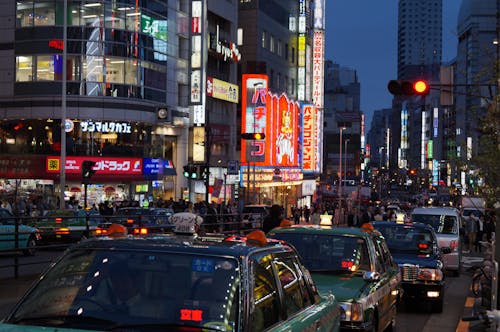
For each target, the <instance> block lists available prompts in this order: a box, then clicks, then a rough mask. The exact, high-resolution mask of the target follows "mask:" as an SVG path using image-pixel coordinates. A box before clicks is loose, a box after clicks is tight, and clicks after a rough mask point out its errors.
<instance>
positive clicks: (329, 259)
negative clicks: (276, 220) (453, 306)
mask: <svg viewBox="0 0 500 332" xmlns="http://www.w3.org/2000/svg"><path fill="white" fill-rule="evenodd" d="M267 235H268V237H270V238H274V239H279V240H283V241H285V242H286V243H289V244H291V245H293V246H294V247H295V248H296V249H297V251H298V252H299V254H300V255H301V257H302V258H303V261H304V265H305V266H306V268H307V269H308V270H309V271H310V272H311V275H312V278H313V280H314V282H315V284H316V285H317V287H318V289H319V292H320V294H323V295H325V294H329V293H333V294H334V295H335V297H336V299H337V300H338V301H339V302H340V306H341V330H344V331H346V330H354V331H384V330H386V329H391V328H394V327H395V320H396V309H397V305H398V303H399V301H400V297H401V296H402V286H401V275H400V272H399V269H398V265H397V264H396V263H395V261H394V260H393V258H392V256H391V253H390V252H389V249H388V247H387V245H386V243H385V240H384V238H383V236H382V235H381V234H380V233H379V232H378V231H376V230H374V229H373V227H372V226H371V225H370V224H366V225H363V227H362V228H354V227H335V228H333V227H330V226H328V227H327V226H319V225H293V226H288V227H278V228H275V229H273V230H271V231H270V232H269V233H268V234H267Z"/></svg>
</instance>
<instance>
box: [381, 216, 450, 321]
mask: <svg viewBox="0 0 500 332" xmlns="http://www.w3.org/2000/svg"><path fill="white" fill-rule="evenodd" d="M373 226H374V227H375V229H377V230H378V231H380V232H381V233H382V235H383V236H384V238H385V239H386V241H387V245H388V247H389V250H390V251H391V254H392V256H393V257H394V260H395V261H396V263H397V264H398V265H399V267H400V269H401V278H402V286H403V290H404V297H403V299H402V300H403V302H405V303H406V304H410V303H411V304H414V303H417V304H418V305H423V306H430V309H431V310H432V311H433V312H438V313H440V312H442V311H443V302H444V294H445V289H446V287H445V285H446V284H445V282H446V280H445V277H446V275H445V273H444V266H445V265H444V263H443V261H444V257H445V256H446V255H448V254H450V253H451V248H448V247H444V248H440V247H439V242H438V239H437V235H436V232H435V230H434V229H433V228H432V226H430V225H427V224H423V223H418V222H409V221H406V222H404V223H399V222H398V223H393V222H387V221H376V222H374V223H373Z"/></svg>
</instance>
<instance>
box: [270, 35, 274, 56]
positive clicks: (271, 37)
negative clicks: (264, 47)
mask: <svg viewBox="0 0 500 332" xmlns="http://www.w3.org/2000/svg"><path fill="white" fill-rule="evenodd" d="M269 51H271V53H274V51H275V50H274V36H273V35H271V36H270V37H269Z"/></svg>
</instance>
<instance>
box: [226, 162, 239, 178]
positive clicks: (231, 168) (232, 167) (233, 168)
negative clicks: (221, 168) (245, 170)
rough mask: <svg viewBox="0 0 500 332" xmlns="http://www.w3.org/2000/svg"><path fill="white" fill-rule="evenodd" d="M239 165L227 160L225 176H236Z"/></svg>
mask: <svg viewBox="0 0 500 332" xmlns="http://www.w3.org/2000/svg"><path fill="white" fill-rule="evenodd" d="M239 168H240V163H239V161H238V160H228V161H227V174H229V175H238V174H240V172H239Z"/></svg>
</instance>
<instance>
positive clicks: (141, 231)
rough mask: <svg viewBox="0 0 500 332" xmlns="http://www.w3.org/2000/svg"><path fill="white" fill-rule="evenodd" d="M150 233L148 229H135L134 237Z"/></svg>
mask: <svg viewBox="0 0 500 332" xmlns="http://www.w3.org/2000/svg"><path fill="white" fill-rule="evenodd" d="M148 233H149V231H148V229H147V228H134V235H146V234H148Z"/></svg>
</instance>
